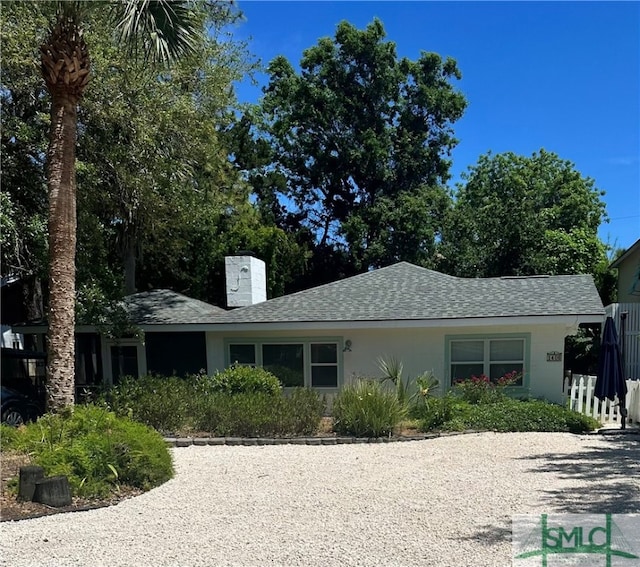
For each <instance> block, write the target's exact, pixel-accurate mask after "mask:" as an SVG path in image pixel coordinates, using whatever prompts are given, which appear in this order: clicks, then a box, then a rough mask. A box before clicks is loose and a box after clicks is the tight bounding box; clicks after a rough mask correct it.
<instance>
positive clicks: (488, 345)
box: [23, 256, 604, 402]
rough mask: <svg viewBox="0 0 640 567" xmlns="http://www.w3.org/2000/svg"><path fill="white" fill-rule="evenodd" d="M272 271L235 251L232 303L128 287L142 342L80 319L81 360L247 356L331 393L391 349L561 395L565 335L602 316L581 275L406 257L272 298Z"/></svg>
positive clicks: (126, 367)
mask: <svg viewBox="0 0 640 567" xmlns="http://www.w3.org/2000/svg"><path fill="white" fill-rule="evenodd" d="M264 282H265V278H264V263H262V262H261V261H259V260H256V259H255V258H250V257H239V256H236V257H232V258H228V259H227V290H228V294H229V298H228V304H229V305H244V306H243V307H237V308H235V309H230V310H226V309H222V308H219V307H215V306H212V305H209V304H207V303H203V302H201V301H197V300H194V299H191V298H188V297H185V296H183V295H180V294H177V293H174V292H171V291H168V290H155V291H150V292H144V293H138V294H135V295H132V296H129V297H127V298H126V299H125V304H126V306H127V309H128V311H129V313H130V316H131V318H132V320H133V321H134V322H135V323H136V324H137V325H139V326H140V327H141V328H142V329H143V330H144V331H145V339H144V343H143V342H140V341H138V340H136V339H120V340H119V341H117V342H116V341H109V340H106V339H105V338H103V337H100V336H99V335H97V334H96V331H95V329H90V328H84V329H83V328H78V330H77V336H78V340H79V341H82V340H84V341H85V343H84V344H85V347H82V345H81V344H80V342H79V343H78V345H79V349H78V352H79V354H78V356H79V358H80V359H79V361H78V363H79V368H80V371H81V372H82V371H83V369H85V370H84V371H87V370H88V371H89V374H91V372H94V374H93V376H94V377H95V376H102V377H103V378H104V380H105V381H106V382H107V383H109V382H117V380H118V379H119V377H120V376H122V375H125V374H133V375H144V374H146V373H147V372H155V373H158V374H173V373H176V374H181V373H182V374H185V373H192V372H198V371H200V370H203V371H205V372H207V373H213V372H215V371H216V370H218V369H223V368H225V367H227V366H229V365H230V364H232V363H239V364H251V365H259V366H265V367H267V368H269V369H270V370H271V371H272V372H274V373H275V374H276V375H278V376H279V377H280V378H281V380H282V382H283V384H284V385H285V386H309V387H312V388H317V389H318V390H319V391H321V392H323V393H325V394H328V395H329V396H331V395H332V394H334V393H335V392H337V391H338V389H339V388H340V387H341V386H342V385H344V384H348V383H349V382H351V381H353V380H354V379H355V378H356V377H359V376H369V377H375V376H380V370H379V368H378V364H377V360H378V359H379V357H395V358H396V359H398V360H400V361H402V363H403V364H404V369H405V376H410V377H414V378H415V377H416V376H417V375H419V374H421V373H423V372H424V371H427V370H430V371H433V372H434V373H435V375H436V376H437V377H438V378H439V379H440V382H441V385H442V387H443V388H449V387H450V386H451V384H452V382H453V381H454V380H455V379H457V378H466V377H468V376H470V375H472V374H476V375H477V374H486V375H487V376H490V377H491V378H492V379H497V378H499V377H500V376H502V375H503V374H505V373H507V372H510V371H512V370H516V371H518V372H521V373H522V379H521V381H520V382H519V383H518V384H517V385H515V386H514V387H513V393H514V394H516V395H524V394H528V395H531V396H534V397H541V398H546V399H548V400H550V401H555V402H561V401H562V399H563V391H562V386H563V363H562V359H563V351H564V339H565V337H566V336H567V335H571V334H574V333H575V332H576V330H577V328H578V325H580V324H581V323H599V322H602V321H603V320H604V308H603V305H602V303H601V301H600V297H599V295H598V292H597V290H596V287H595V285H594V283H593V280H592V278H591V276H585V275H568V276H534V277H502V278H487V279H465V278H457V277H453V276H448V275H445V274H441V273H438V272H434V271H432V270H428V269H425V268H421V267H418V266H415V265H412V264H409V263H406V262H400V263H398V264H395V265H392V266H389V267H386V268H381V269H378V270H375V271H371V272H367V273H364V274H361V275H357V276H354V277H351V278H347V279H344V280H340V281H336V282H334V283H330V284H326V285H322V286H319V287H315V288H312V289H308V290H306V291H302V292H299V293H294V294H290V295H287V296H283V297H278V298H275V299H271V300H266V295H265V294H264ZM23 332H37V330H36V329H35V328H31V329H28V328H23ZM83 335H84V336H85V338H84V339H83V338H82V337H83ZM83 348H84V352H83ZM87 349H88V350H87ZM78 381H79V382H80V384H82V380H81V379H78ZM87 383H89V381H88V379H87Z"/></svg>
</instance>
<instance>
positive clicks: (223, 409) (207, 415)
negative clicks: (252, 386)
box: [195, 388, 324, 437]
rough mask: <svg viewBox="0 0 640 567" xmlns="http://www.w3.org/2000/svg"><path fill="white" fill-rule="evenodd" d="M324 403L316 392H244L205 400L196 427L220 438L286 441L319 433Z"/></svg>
mask: <svg viewBox="0 0 640 567" xmlns="http://www.w3.org/2000/svg"><path fill="white" fill-rule="evenodd" d="M323 411H324V401H323V400H322V399H321V398H320V396H319V395H318V393H317V392H314V391H312V390H309V389H305V388H296V389H295V390H294V391H293V392H292V394H291V396H285V395H282V394H280V395H278V396H275V395H273V394H269V393H265V392H244V393H238V394H229V393H217V394H213V395H211V396H208V397H207V398H204V399H202V401H201V404H200V406H199V409H198V411H197V414H196V416H195V426H196V428H198V429H201V430H203V431H209V432H211V433H212V434H213V435H217V436H234V437H266V436H273V437H285V436H292V435H311V434H313V433H314V432H315V431H317V429H318V427H319V425H320V420H321V418H322V414H323Z"/></svg>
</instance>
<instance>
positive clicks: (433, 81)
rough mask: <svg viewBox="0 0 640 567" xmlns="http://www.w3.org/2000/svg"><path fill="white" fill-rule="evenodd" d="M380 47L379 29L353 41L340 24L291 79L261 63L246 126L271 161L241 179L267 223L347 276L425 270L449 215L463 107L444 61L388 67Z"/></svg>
mask: <svg viewBox="0 0 640 567" xmlns="http://www.w3.org/2000/svg"><path fill="white" fill-rule="evenodd" d="M385 35H386V34H385V31H384V27H383V25H382V23H381V22H380V21H379V20H375V21H373V22H372V23H371V24H369V25H368V26H367V27H366V28H365V29H363V30H359V29H357V28H356V27H354V26H353V25H351V24H350V23H348V22H342V23H340V24H339V25H338V27H337V30H336V34H335V37H334V38H322V39H321V40H320V41H319V42H318V44H317V45H315V46H313V47H310V48H309V49H307V50H306V51H305V52H304V54H303V57H302V60H301V62H300V69H301V70H300V72H296V71H295V69H294V68H293V66H292V65H291V64H290V63H289V62H288V61H287V60H286V59H285V58H284V57H277V58H276V59H274V60H273V61H272V62H271V63H270V65H269V67H268V72H269V74H270V81H269V84H268V86H267V87H266V89H265V95H264V98H263V100H262V102H261V108H260V112H261V114H262V117H263V119H264V122H263V123H262V124H258V125H257V126H259V127H260V128H262V129H263V131H264V132H265V134H264V137H263V139H264V140H265V141H266V142H267V143H268V144H269V147H270V155H269V156H267V162H266V165H264V166H263V167H261V168H260V167H258V168H254V169H252V170H250V174H249V179H250V181H251V182H252V183H253V184H254V186H255V187H256V188H257V190H256V194H257V196H258V198H259V200H261V201H266V203H267V206H268V207H271V210H272V211H273V214H274V218H278V219H279V221H280V222H281V223H283V224H284V225H285V226H286V225H287V224H288V225H289V226H294V227H295V226H296V225H298V226H299V227H301V229H302V230H304V231H306V234H307V235H308V234H311V235H312V238H313V240H314V249H315V252H314V254H316V256H323V255H324V252H326V251H329V254H334V255H335V257H336V258H339V257H345V256H346V257H347V258H348V264H349V265H350V266H351V269H352V270H353V271H361V270H366V269H368V268H371V267H377V266H381V265H385V264H389V263H391V262H394V261H397V260H410V261H414V262H418V263H420V264H424V265H429V264H430V263H431V262H432V259H433V255H434V252H435V243H436V240H437V237H438V235H439V233H440V231H441V229H442V219H443V217H444V214H445V212H446V210H447V208H448V206H449V196H448V192H447V190H446V189H445V188H444V183H445V182H446V181H447V179H448V178H449V166H450V161H449V155H450V152H451V149H452V148H453V147H454V146H455V145H456V143H457V141H456V139H455V137H454V135H453V129H452V125H453V123H454V122H455V121H456V120H458V119H459V118H460V117H461V116H462V113H463V111H464V108H465V106H466V102H465V98H464V96H463V95H462V94H461V93H460V92H459V91H457V90H456V89H455V87H454V86H453V81H455V80H458V79H460V78H461V75H460V72H459V70H458V68H457V65H456V62H455V61H454V60H453V59H451V58H447V59H444V60H443V59H442V58H441V57H440V56H439V55H438V54H436V53H425V52H423V53H421V55H420V56H419V58H418V59H417V60H415V61H412V60H410V59H408V58H399V57H398V56H397V54H396V46H395V44H394V43H393V42H391V41H387V40H385ZM254 126H255V124H254ZM244 147H245V149H246V147H247V145H246V144H245V146H244ZM260 149H261V151H262V153H263V154H264V147H263V148H260ZM236 157H237V158H238V159H240V160H242V155H240V154H239V155H237V156H236ZM264 160H265V156H264V155H263V163H264ZM245 161H246V163H250V162H251V159H246V160H245ZM254 165H259V164H254ZM274 174H277V175H280V176H281V177H280V179H281V181H278V180H277V179H276V178H275V177H274ZM266 176H269V177H268V178H267V177H266ZM263 206H264V205H263ZM321 263H322V264H323V266H326V263H325V262H321ZM326 277H330V278H332V277H335V274H332V273H331V270H329V271H328V272H327V271H326V270H325V272H324V274H322V275H321V278H326ZM317 281H318V279H316V282H317Z"/></svg>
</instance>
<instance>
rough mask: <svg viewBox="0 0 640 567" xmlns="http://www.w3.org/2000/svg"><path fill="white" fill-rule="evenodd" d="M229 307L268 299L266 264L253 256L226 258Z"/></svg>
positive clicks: (244, 305)
mask: <svg viewBox="0 0 640 567" xmlns="http://www.w3.org/2000/svg"><path fill="white" fill-rule="evenodd" d="M224 267H225V275H226V281H227V307H247V306H248V305H255V304H256V303H261V302H263V301H266V300H267V276H266V268H265V264H264V262H263V261H262V260H258V259H257V258H254V257H252V256H227V257H226V258H225V259H224Z"/></svg>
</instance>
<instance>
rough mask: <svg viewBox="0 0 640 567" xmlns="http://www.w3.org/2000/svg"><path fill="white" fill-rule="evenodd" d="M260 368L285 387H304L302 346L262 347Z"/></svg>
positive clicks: (277, 345)
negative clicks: (276, 378) (277, 379)
mask: <svg viewBox="0 0 640 567" xmlns="http://www.w3.org/2000/svg"><path fill="white" fill-rule="evenodd" d="M262 366H263V367H264V368H265V370H268V371H269V372H271V374H273V375H274V376H277V377H278V378H279V379H280V382H282V385H283V386H285V387H288V388H292V387H296V386H304V353H303V345H300V344H294V345H283V344H274V345H262Z"/></svg>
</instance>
